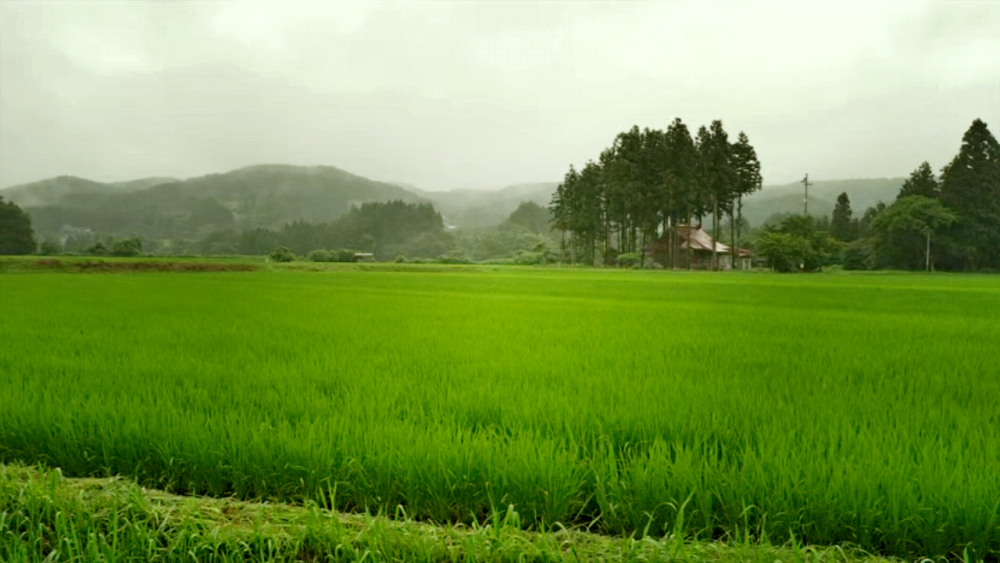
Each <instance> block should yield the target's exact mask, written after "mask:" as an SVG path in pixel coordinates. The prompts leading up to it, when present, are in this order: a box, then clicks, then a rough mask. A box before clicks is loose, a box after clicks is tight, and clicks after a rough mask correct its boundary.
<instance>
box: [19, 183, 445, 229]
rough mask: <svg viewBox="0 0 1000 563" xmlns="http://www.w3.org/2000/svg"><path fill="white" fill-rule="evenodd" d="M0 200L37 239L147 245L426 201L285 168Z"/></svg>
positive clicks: (59, 186)
mask: <svg viewBox="0 0 1000 563" xmlns="http://www.w3.org/2000/svg"><path fill="white" fill-rule="evenodd" d="M161 180H164V181H161ZM0 194H2V195H4V196H5V197H7V198H9V199H10V200H12V201H14V202H15V203H17V204H18V205H21V206H22V207H23V208H24V209H25V211H26V212H28V214H29V215H31V218H32V222H33V225H34V227H35V230H36V231H39V232H41V233H56V232H58V231H60V230H61V229H63V227H72V228H76V229H91V230H92V231H95V232H97V233H104V234H140V235H143V236H146V237H149V238H174V237H188V236H195V235H197V234H203V233H205V232H209V231H212V230H219V229H230V228H235V229H252V228H255V227H276V226H280V225H282V224H284V223H288V222H291V221H296V220H305V221H311V222H329V221H333V220H335V219H336V218H338V217H339V216H341V215H343V214H344V213H346V212H347V211H349V210H350V208H351V206H352V205H357V204H360V203H364V202H368V201H389V200H402V201H405V202H409V203H418V202H425V201H426V200H424V199H423V198H421V197H420V196H418V195H416V194H413V193H411V192H409V191H407V190H404V189H402V188H400V187H397V186H394V185H391V184H386V183H383V182H376V181H373V180H369V179H367V178H362V177H361V176H356V175H354V174H351V173H349V172H345V171H343V170H340V169H338V168H334V167H332V166H312V167H306V166H289V165H258V166H249V167H246V168H241V169H238V170H233V171H231V172H226V173H223V174H209V175H207V176H201V177H198V178H190V179H187V180H176V179H173V178H145V179H140V180H134V181H131V182H122V183H117V184H104V183H100V182H93V181H91V180H85V179H83V178H73V177H65V176H64V177H59V178H52V179H50V180H43V181H41V182H35V183H32V184H25V185H21V186H14V187H12V188H8V189H6V190H3V191H0Z"/></svg>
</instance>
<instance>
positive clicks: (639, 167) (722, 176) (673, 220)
mask: <svg viewBox="0 0 1000 563" xmlns="http://www.w3.org/2000/svg"><path fill="white" fill-rule="evenodd" d="M761 182H762V179H761V172H760V162H759V161H758V160H757V154H756V151H755V150H754V148H753V146H751V145H750V141H749V139H748V138H747V136H746V134H744V133H742V132H740V134H739V136H738V137H737V140H736V142H735V143H731V142H729V136H728V134H727V133H726V131H725V129H724V128H723V125H722V122H721V121H719V120H715V121H713V122H712V123H711V125H710V126H709V127H707V128H706V127H704V126H702V127H700V128H699V129H698V132H697V135H696V136H695V137H692V136H691V133H690V131H689V130H688V128H687V125H685V124H684V123H683V122H682V121H681V120H680V119H675V120H674V121H673V123H671V124H670V126H669V127H667V129H666V131H661V130H657V129H648V128H647V129H644V130H641V131H640V130H639V128H638V127H633V128H632V129H631V130H629V131H626V132H623V133H620V134H619V135H618V136H617V137H615V140H614V142H613V143H612V145H611V147H609V148H607V149H605V150H604V151H602V152H601V154H600V156H599V157H598V160H597V161H596V162H595V161H593V160H590V161H588V162H587V163H586V164H585V165H584V167H583V168H582V169H581V170H579V171H577V170H576V169H575V168H574V167H573V166H570V169H569V172H567V173H566V176H565V177H564V179H563V182H562V183H561V184H560V185H559V187H558V188H557V189H556V193H555V194H554V195H553V198H552V203H551V206H550V210H551V212H552V216H553V225H554V227H555V228H556V229H558V230H560V231H562V233H563V234H564V238H563V249H564V251H565V252H566V253H567V254H568V255H569V256H570V257H571V260H572V261H574V262H578V261H579V262H584V263H588V264H594V263H597V262H599V261H603V262H604V263H606V264H611V263H614V262H615V261H616V259H617V256H618V255H619V254H640V255H641V254H644V253H645V247H646V245H647V244H648V243H649V242H651V241H652V240H654V239H656V238H658V237H660V236H661V234H663V233H666V234H667V236H668V237H670V238H671V240H670V244H669V247H670V248H671V249H672V248H673V247H674V246H675V244H674V241H673V240H672V236H673V235H672V229H671V227H672V226H674V225H677V224H690V223H691V222H693V221H697V222H698V223H701V221H702V218H704V217H705V216H709V217H711V218H712V232H718V230H719V226H720V220H721V218H722V217H724V216H728V217H729V224H730V225H731V226H732V228H731V229H730V238H731V241H732V243H733V244H732V245H733V246H734V247H735V246H736V242H737V240H738V239H739V238H740V237H741V233H740V232H739V225H741V224H742V221H741V214H742V200H743V198H744V197H746V196H747V195H749V194H751V193H753V192H754V191H756V190H758V189H760V187H761ZM565 235H568V239H567V238H566V237H565Z"/></svg>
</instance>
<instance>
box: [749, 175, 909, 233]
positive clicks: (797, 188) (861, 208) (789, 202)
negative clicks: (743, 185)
mask: <svg viewBox="0 0 1000 563" xmlns="http://www.w3.org/2000/svg"><path fill="white" fill-rule="evenodd" d="M905 180H906V178H868V179H856V180H819V181H817V182H816V183H815V184H810V186H809V214H810V215H826V216H829V215H830V214H831V213H833V207H834V205H835V204H836V202H837V197H838V196H839V195H840V194H841V193H845V192H846V193H847V197H848V198H849V199H850V200H851V211H852V212H853V213H854V216H855V217H858V216H860V215H861V214H863V213H864V212H865V210H866V209H868V208H869V207H871V206H873V205H875V204H876V203H878V202H879V201H884V202H885V203H886V204H890V203H892V202H893V201H894V200H895V199H896V194H898V193H899V188H900V187H902V185H903V182H904V181H905ZM802 196H803V186H802V184H801V183H794V184H784V185H779V186H764V189H762V190H761V191H759V192H757V193H755V194H753V195H751V196H750V197H748V198H746V199H744V200H743V216H744V217H746V218H747V221H749V222H750V224H751V225H752V226H755V227H756V226H760V225H762V224H763V223H764V222H765V221H767V219H768V218H769V217H770V216H771V215H773V214H775V213H802Z"/></svg>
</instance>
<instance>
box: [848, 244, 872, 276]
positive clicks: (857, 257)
mask: <svg viewBox="0 0 1000 563" xmlns="http://www.w3.org/2000/svg"><path fill="white" fill-rule="evenodd" d="M874 266H875V252H874V249H873V248H872V244H871V241H870V240H869V239H858V240H856V241H853V242H851V243H849V244H848V245H847V248H845V249H844V269H845V270H871V269H873V268H874Z"/></svg>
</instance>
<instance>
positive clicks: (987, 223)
mask: <svg viewBox="0 0 1000 563" xmlns="http://www.w3.org/2000/svg"><path fill="white" fill-rule="evenodd" d="M941 202H942V203H944V204H945V205H946V206H947V207H950V208H951V209H952V210H954V211H955V212H956V213H957V214H958V217H959V220H958V221H957V222H956V223H955V227H954V228H953V229H950V230H949V232H948V234H947V235H946V239H947V242H948V246H949V249H950V252H949V254H950V255H951V256H950V257H949V261H948V264H947V265H948V266H950V267H953V268H963V269H979V268H1000V144H998V143H997V140H996V138H994V137H993V134H992V133H990V130H989V128H988V127H987V126H986V123H984V122H983V121H982V120H979V119H977V120H975V121H973V122H972V125H971V126H970V127H969V129H968V130H967V131H966V132H965V135H963V136H962V147H961V149H959V152H958V155H956V156H955V158H954V159H953V160H952V161H951V163H949V164H948V165H947V166H945V168H944V170H943V171H942V172H941Z"/></svg>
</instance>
